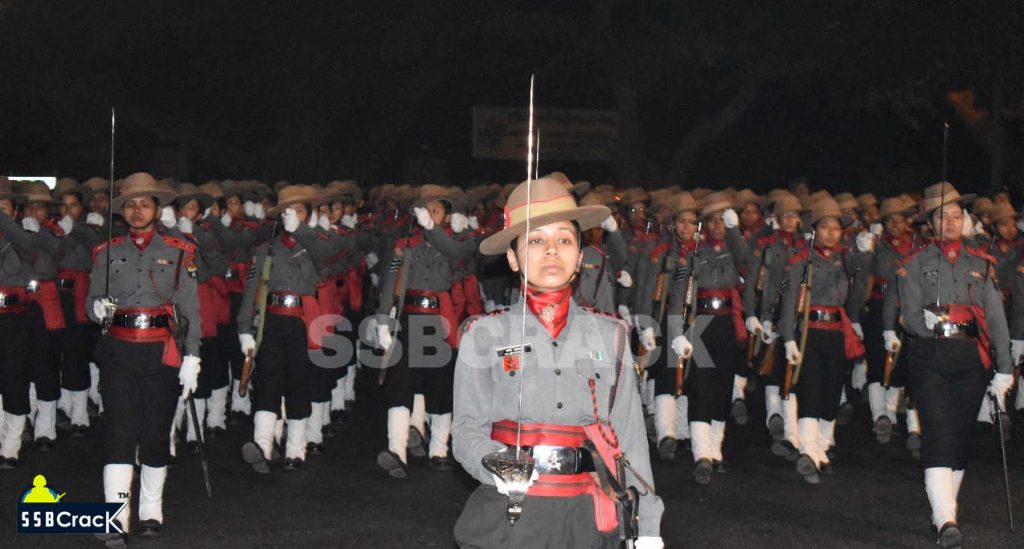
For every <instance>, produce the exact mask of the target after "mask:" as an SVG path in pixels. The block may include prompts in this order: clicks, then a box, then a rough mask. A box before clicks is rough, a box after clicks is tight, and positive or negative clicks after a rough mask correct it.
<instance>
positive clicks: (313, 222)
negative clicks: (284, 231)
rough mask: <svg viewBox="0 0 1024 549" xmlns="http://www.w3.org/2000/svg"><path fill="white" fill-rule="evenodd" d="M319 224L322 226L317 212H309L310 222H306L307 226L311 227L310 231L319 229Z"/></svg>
mask: <svg viewBox="0 0 1024 549" xmlns="http://www.w3.org/2000/svg"><path fill="white" fill-rule="evenodd" d="M319 224H320V216H319V215H318V214H317V212H316V210H315V209H314V210H313V211H311V212H309V220H308V221H306V225H309V228H310V229H315V228H317V226H318V225H319Z"/></svg>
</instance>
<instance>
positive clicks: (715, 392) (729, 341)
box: [655, 314, 746, 423]
mask: <svg viewBox="0 0 1024 549" xmlns="http://www.w3.org/2000/svg"><path fill="white" fill-rule="evenodd" d="M700 339H701V341H702V342H703V343H704V347H705V348H707V350H708V354H709V355H710V356H711V361H712V362H714V364H713V365H711V364H701V363H700V362H699V361H698V360H696V358H693V359H691V360H690V364H689V366H688V367H687V368H688V370H689V371H688V372H686V374H685V375H686V384H685V387H686V396H688V397H689V417H690V421H703V422H707V423H710V422H712V421H725V420H726V419H727V418H728V417H729V411H730V405H731V404H732V388H733V384H734V383H735V379H734V377H735V372H736V368H737V367H736V365H737V364H739V363H742V361H743V360H744V358H745V357H746V355H745V353H746V348H745V346H741V345H739V344H738V343H736V327H735V325H734V324H733V322H732V315H730V314H724V315H714V316H713V317H712V319H711V323H710V324H708V326H707V328H705V329H704V333H702V334H701V336H700ZM667 370H672V372H671V373H672V376H673V377H672V383H673V384H674V383H675V377H674V376H675V370H674V369H673V368H667ZM655 385H657V382H655Z"/></svg>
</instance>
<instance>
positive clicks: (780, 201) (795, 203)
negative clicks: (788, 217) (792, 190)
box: [772, 192, 804, 217]
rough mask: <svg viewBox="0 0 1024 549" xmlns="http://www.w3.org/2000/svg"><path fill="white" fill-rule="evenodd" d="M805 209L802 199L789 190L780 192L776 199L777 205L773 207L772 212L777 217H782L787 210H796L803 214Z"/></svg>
mask: <svg viewBox="0 0 1024 549" xmlns="http://www.w3.org/2000/svg"><path fill="white" fill-rule="evenodd" d="M803 211H804V207H803V204H801V203H800V199H799V198H797V197H796V196H793V195H792V194H789V193H788V192H787V193H785V194H780V195H778V197H777V198H776V199H775V205H774V206H773V208H772V214H774V215H775V217H782V215H783V214H785V213H786V212H795V213H797V214H801V213H803Z"/></svg>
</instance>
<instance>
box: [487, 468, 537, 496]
mask: <svg viewBox="0 0 1024 549" xmlns="http://www.w3.org/2000/svg"><path fill="white" fill-rule="evenodd" d="M491 476H492V477H494V487H495V488H497V489H498V493H499V494H501V495H503V496H507V495H508V491H509V489H510V488H518V490H519V491H521V492H524V493H525V492H526V491H527V490H529V489H530V486H531V485H532V484H533V481H535V480H537V479H538V478H540V473H538V472H537V469H534V470H533V474H532V475H530V480H528V481H526V482H523V483H506V482H505V481H504V480H501V477H499V476H498V475H495V474H494V473H491Z"/></svg>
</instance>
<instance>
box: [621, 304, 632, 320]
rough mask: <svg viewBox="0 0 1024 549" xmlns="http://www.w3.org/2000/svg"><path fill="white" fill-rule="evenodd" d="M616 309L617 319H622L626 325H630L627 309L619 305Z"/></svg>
mask: <svg viewBox="0 0 1024 549" xmlns="http://www.w3.org/2000/svg"><path fill="white" fill-rule="evenodd" d="M618 309H619V317H620V318H622V320H625V321H626V324H630V321H629V318H630V317H629V307H626V306H625V305H619V307H618Z"/></svg>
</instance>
